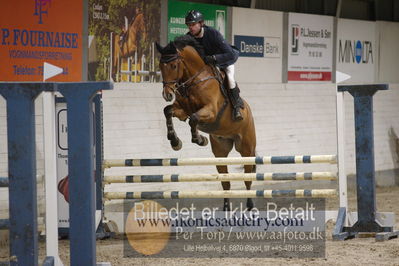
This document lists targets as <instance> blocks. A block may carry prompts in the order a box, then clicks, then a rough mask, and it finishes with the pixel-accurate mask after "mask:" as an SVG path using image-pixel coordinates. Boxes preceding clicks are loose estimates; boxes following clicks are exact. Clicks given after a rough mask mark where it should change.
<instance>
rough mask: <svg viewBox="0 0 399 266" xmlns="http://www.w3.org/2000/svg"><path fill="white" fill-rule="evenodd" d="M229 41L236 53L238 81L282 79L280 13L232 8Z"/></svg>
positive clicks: (277, 80)
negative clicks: (237, 56)
mask: <svg viewBox="0 0 399 266" xmlns="http://www.w3.org/2000/svg"><path fill="white" fill-rule="evenodd" d="M232 9H233V10H232V18H233V19H232V36H233V38H232V42H233V44H234V46H236V47H237V48H238V50H239V51H240V57H239V59H238V60H237V63H236V64H235V67H236V68H235V69H236V71H235V75H236V79H237V81H238V82H261V83H263V82H265V83H269V82H271V83H280V82H281V80H282V57H283V56H282V54H283V49H282V37H283V12H277V11H269V10H259V9H252V8H239V7H233V8H232Z"/></svg>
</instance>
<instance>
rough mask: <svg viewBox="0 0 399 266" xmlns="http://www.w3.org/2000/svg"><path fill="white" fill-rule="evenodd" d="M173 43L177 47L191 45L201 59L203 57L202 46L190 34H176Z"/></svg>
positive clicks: (181, 47)
mask: <svg viewBox="0 0 399 266" xmlns="http://www.w3.org/2000/svg"><path fill="white" fill-rule="evenodd" d="M174 45H175V46H176V48H177V49H183V48H184V47H186V46H187V45H189V46H192V47H193V48H194V49H195V50H196V51H197V53H198V54H199V55H200V56H201V58H202V59H204V57H205V51H204V47H203V46H202V45H201V44H200V43H199V42H198V41H197V40H196V39H195V38H194V37H192V36H191V35H188V34H185V35H182V36H177V37H176V38H175V41H174Z"/></svg>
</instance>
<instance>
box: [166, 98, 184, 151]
mask: <svg viewBox="0 0 399 266" xmlns="http://www.w3.org/2000/svg"><path fill="white" fill-rule="evenodd" d="M163 113H164V115H165V118H166V127H167V129H168V134H167V136H168V140H169V141H170V145H171V146H172V149H174V150H175V151H178V150H180V149H181V147H182V142H181V140H180V139H179V137H177V134H176V131H175V128H174V126H173V121H172V117H173V116H175V117H177V118H179V119H180V120H181V121H185V120H186V119H187V118H188V116H187V114H186V112H185V111H184V110H183V109H182V108H181V107H180V106H179V105H177V104H176V102H175V103H174V104H170V105H168V106H166V107H165V108H164V109H163Z"/></svg>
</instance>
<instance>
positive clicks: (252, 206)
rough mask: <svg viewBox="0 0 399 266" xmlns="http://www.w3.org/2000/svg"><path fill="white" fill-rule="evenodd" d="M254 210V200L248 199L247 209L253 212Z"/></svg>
mask: <svg viewBox="0 0 399 266" xmlns="http://www.w3.org/2000/svg"><path fill="white" fill-rule="evenodd" d="M253 208H254V202H253V200H252V199H247V209H248V211H250V210H252V209H253Z"/></svg>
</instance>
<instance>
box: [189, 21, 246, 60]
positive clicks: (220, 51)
mask: <svg viewBox="0 0 399 266" xmlns="http://www.w3.org/2000/svg"><path fill="white" fill-rule="evenodd" d="M203 28H204V36H203V37H202V38H195V39H196V40H197V41H198V42H199V43H200V44H201V45H202V46H203V47H204V50H205V55H214V56H215V57H216V65H217V66H219V67H221V68H225V67H228V66H229V65H232V64H234V63H235V62H236V61H237V59H238V55H239V52H238V50H237V49H234V48H233V47H232V46H231V45H230V44H228V43H227V41H226V40H225V39H224V38H223V36H222V34H221V33H220V32H219V31H217V30H216V29H214V28H212V27H208V26H205V25H204V26H203ZM187 34H188V35H191V34H190V32H188V33H187ZM193 37H194V36H193Z"/></svg>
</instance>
